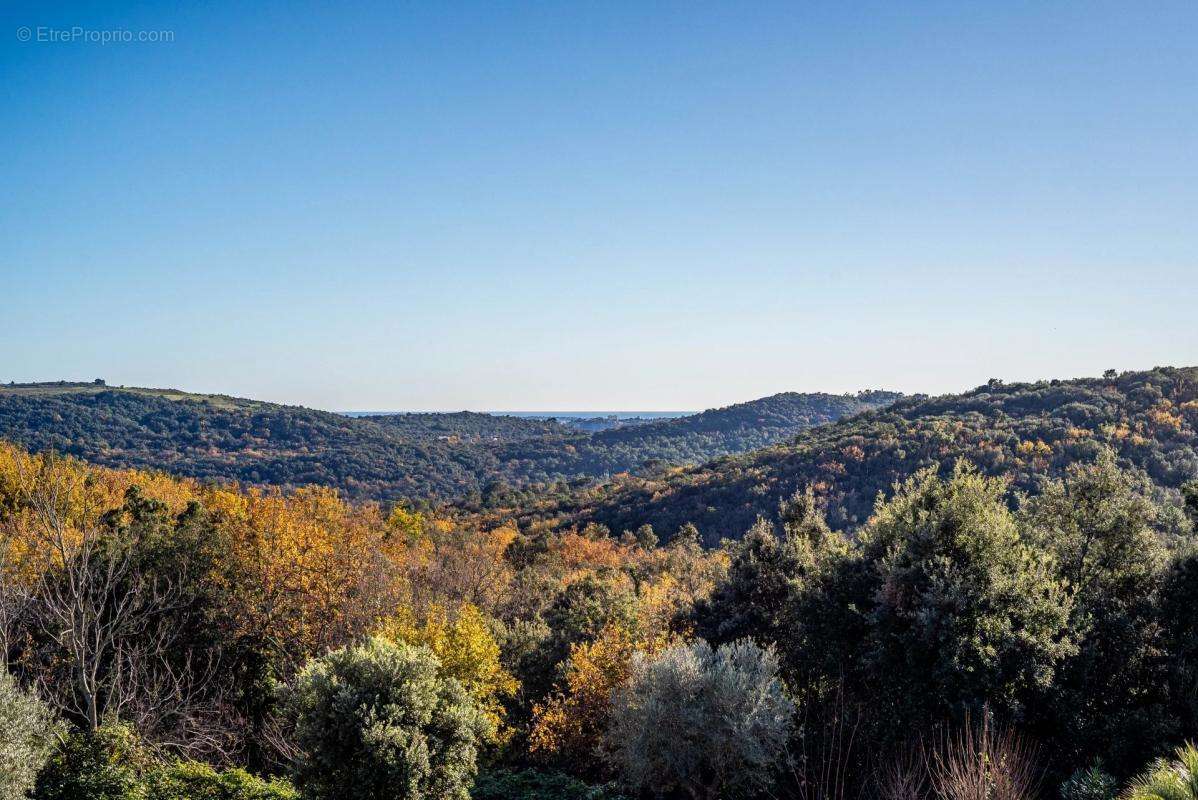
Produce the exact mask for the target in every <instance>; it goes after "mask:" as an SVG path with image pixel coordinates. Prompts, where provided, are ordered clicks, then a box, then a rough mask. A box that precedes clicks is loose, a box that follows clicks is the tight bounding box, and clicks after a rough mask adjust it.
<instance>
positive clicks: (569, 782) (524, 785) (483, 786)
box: [470, 769, 625, 800]
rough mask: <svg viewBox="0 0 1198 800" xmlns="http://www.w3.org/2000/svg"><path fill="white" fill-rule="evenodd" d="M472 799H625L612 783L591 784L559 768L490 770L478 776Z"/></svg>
mask: <svg viewBox="0 0 1198 800" xmlns="http://www.w3.org/2000/svg"><path fill="white" fill-rule="evenodd" d="M470 797H471V800H625V798H624V796H623V795H621V794H619V793H618V792H617V791H616V790H615V789H614V788H612V787H611V786H590V785H588V784H585V783H583V782H582V781H578V780H575V779H574V778H571V777H570V776H568V775H563V774H561V773H560V772H537V771H536V770H531V769H526V770H506V769H501V770H493V771H488V772H483V773H482V774H481V775H479V776H478V781H477V782H476V783H475V784H474V789H473V790H472V791H471V792H470Z"/></svg>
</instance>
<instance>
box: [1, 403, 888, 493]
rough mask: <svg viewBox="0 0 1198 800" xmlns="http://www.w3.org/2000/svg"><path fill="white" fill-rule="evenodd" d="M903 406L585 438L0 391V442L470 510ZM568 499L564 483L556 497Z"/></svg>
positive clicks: (708, 421) (708, 418)
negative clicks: (446, 502)
mask: <svg viewBox="0 0 1198 800" xmlns="http://www.w3.org/2000/svg"><path fill="white" fill-rule="evenodd" d="M897 397H898V395H895V394H893V393H889V392H867V393H862V394H861V395H858V396H851V395H828V394H810V395H801V394H793V393H791V394H781V395H775V396H773V397H767V398H763V399H761V400H756V401H753V402H751V403H741V404H739V405H734V406H729V407H728V408H722V409H715V410H712V411H706V412H703V413H702V414H696V415H692V416H689V417H684V418H681V419H668V420H656V421H651V422H643V423H642V424H635V425H632V424H628V425H622V426H620V427H617V428H612V429H609V430H600V431H597V432H595V433H580V432H577V431H576V430H574V429H572V428H570V427H567V426H565V425H562V424H560V423H558V422H555V421H552V420H548V421H545V420H531V419H521V418H518V417H496V416H492V415H490V414H476V413H467V412H462V413H460V414H400V415H386V416H374V417H348V416H343V415H340V414H332V413H329V412H325V411H314V410H312V409H307V408H299V407H295V406H280V405H274V404H271V403H259V402H254V401H249V400H241V399H236V398H229V397H208V396H202V395H188V394H184V393H182V392H173V391H170V390H149V389H109V388H106V387H97V386H93V385H90V384H88V385H84V386H77V385H70V386H55V385H48V386H44V387H38V388H22V387H17V388H9V387H0V438H4V439H8V440H11V441H14V442H17V443H19V444H22V445H24V446H26V447H29V448H31V449H33V450H39V451H40V450H47V449H51V448H53V449H56V450H58V451H60V452H63V453H68V454H70V455H75V456H79V457H80V458H84V459H87V460H88V461H92V462H94V463H97V464H102V465H104V466H111V467H142V468H151V469H155V468H169V469H170V470H172V471H173V472H176V473H178V474H183V475H189V476H193V477H197V478H232V479H236V480H239V481H243V482H247V483H273V484H278V485H292V486H294V485H303V484H322V485H326V486H336V487H338V488H340V489H342V490H343V491H345V492H346V493H347V494H349V495H350V496H352V497H355V498H363V499H365V498H369V499H376V500H399V499H404V498H459V499H460V498H474V499H476V500H481V492H482V491H483V489H484V487H486V486H488V485H492V486H494V487H500V486H502V485H504V484H506V485H507V486H508V487H510V488H509V490H507V491H501V492H497V491H492V492H490V493H489V496H488V499H489V500H490V501H491V502H492V503H493V504H498V503H502V504H509V503H514V502H519V501H522V500H523V499H525V495H524V494H522V493H521V492H523V491H524V490H527V489H529V488H531V487H540V488H545V487H548V486H549V485H551V484H553V483H555V482H558V481H561V482H566V481H573V480H578V479H582V480H583V482H584V483H589V482H592V481H594V480H595V479H600V478H605V477H607V476H609V475H612V474H615V473H619V472H625V471H629V470H635V469H638V468H640V467H641V466H642V465H645V464H647V463H649V462H655V461H656V462H668V463H676V464H679V463H694V462H699V461H704V460H706V459H709V458H714V457H716V456H721V455H726V454H729V453H741V452H745V451H747V450H750V449H753V448H755V447H761V446H764V445H767V444H772V443H774V442H778V441H781V440H783V439H785V438H787V437H789V436H793V435H794V434H795V433H798V432H799V431H801V430H803V429H805V428H808V427H810V426H812V425H820V424H823V423H826V422H831V421H833V420H836V419H839V418H840V417H842V416H845V415H848V414H855V413H858V412H860V411H864V410H866V409H870V408H877V407H879V406H881V405H884V404H886V403H888V402H892V401H893V400H894V399H896V398H897ZM563 488H564V484H563Z"/></svg>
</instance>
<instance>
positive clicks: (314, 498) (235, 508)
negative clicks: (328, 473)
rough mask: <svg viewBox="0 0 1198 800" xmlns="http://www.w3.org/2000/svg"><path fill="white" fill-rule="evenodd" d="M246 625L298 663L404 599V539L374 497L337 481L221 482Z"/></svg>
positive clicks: (215, 506)
mask: <svg viewBox="0 0 1198 800" xmlns="http://www.w3.org/2000/svg"><path fill="white" fill-rule="evenodd" d="M204 501H205V506H206V507H207V508H209V509H210V511H211V512H212V513H213V514H214V516H215V517H216V519H217V520H218V525H219V527H220V529H221V530H222V531H223V532H224V534H225V536H226V537H227V540H228V543H229V550H230V552H231V554H232V560H233V564H232V568H231V569H230V571H229V575H230V578H229V579H230V580H231V581H233V582H235V584H236V585H235V586H234V587H233V589H234V593H235V595H236V596H237V597H238V599H239V601H240V608H239V614H240V623H241V628H242V630H243V631H244V632H246V633H247V634H249V635H251V636H254V637H259V638H262V639H263V640H264V641H265V642H266V643H268V644H269V645H270V646H271V648H272V649H273V650H274V651H275V652H276V653H279V654H283V655H285V656H286V658H287V660H288V661H290V662H292V663H293V664H296V663H299V662H300V661H301V660H302V659H303V658H305V657H307V656H309V655H312V654H315V653H319V652H322V651H324V650H327V649H329V648H331V647H336V646H340V645H341V644H344V643H346V642H348V641H350V640H352V639H353V638H355V637H356V636H359V635H362V634H364V633H366V632H368V631H369V630H371V629H373V628H374V627H375V626H376V625H377V624H378V622H379V620H381V619H382V618H383V617H384V616H385V613H386V611H387V609H389V608H391V607H392V606H393V604H394V599H395V597H396V595H397V586H396V579H395V573H396V570H397V566H398V562H399V560H400V559H401V558H402V555H403V548H402V546H401V545H400V544H399V543H398V541H397V540H396V538H395V537H392V536H391V535H390V534H389V532H388V531H387V529H386V528H385V526H384V525H383V523H382V519H381V516H380V514H379V511H378V508H377V507H376V506H373V505H366V506H353V505H351V504H349V503H347V502H345V501H344V500H343V499H341V497H340V496H339V495H338V493H337V492H336V491H335V490H333V489H328V488H323V487H307V488H302V489H297V490H295V491H294V492H292V493H290V494H285V493H283V492H281V491H278V490H272V491H263V490H259V489H248V490H238V489H236V488H222V489H214V490H211V491H209V492H207V493H206V496H205V497H204Z"/></svg>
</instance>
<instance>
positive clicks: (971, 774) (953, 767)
mask: <svg viewBox="0 0 1198 800" xmlns="http://www.w3.org/2000/svg"><path fill="white" fill-rule="evenodd" d="M927 766H928V783H929V785H930V786H931V788H932V792H933V794H934V795H935V796H936V797H938V798H942V800H1034V798H1035V797H1037V795H1038V790H1039V788H1040V779H1041V777H1042V776H1043V773H1042V772H1041V770H1040V768H1039V765H1038V760H1037V753H1036V748H1035V747H1034V746H1032V745H1030V744H1029V743H1028V742H1027V741H1026V740H1024V739H1023V738H1022V737H1020V736H1019V734H1018V733H1016V732H1015V730H1014V729H1013V728H1010V727H1007V726H998V725H995V724H994V723H993V722H991V720H990V715H989V713H988V712H987V711H983V714H982V721H981V723H980V724H975V723H974V722H973V721H972V720H971V718H970V715H968V714H967V715H966V717H965V720H964V724H963V725H962V726H961V727H960V728H958V729H957V730H955V731H946V732H945V733H944V735H943V736H942V737H941V739H940V741H939V742H938V743H937V746H936V747H934V748H933V749H932V751H931V754H930V757H928V758H927Z"/></svg>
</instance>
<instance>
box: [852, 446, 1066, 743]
mask: <svg viewBox="0 0 1198 800" xmlns="http://www.w3.org/2000/svg"><path fill="white" fill-rule="evenodd" d="M1004 491H1005V485H1004V483H1003V482H1002V481H1001V480H998V479H992V478H986V477H984V476H982V475H980V474H978V472H977V470H976V469H974V468H972V467H970V466H968V465H966V464H965V463H958V464H957V466H956V468H955V469H954V471H953V473H952V475H951V476H950V477H949V478H948V479H946V480H945V479H941V478H939V477H938V476H937V475H936V473H935V471H934V470H930V469H929V470H925V471H923V472H920V473H918V474H916V475H915V476H913V477H911V478H910V479H908V480H907V481H906V482H904V483H903V484H902V485H900V486H899V487H898V490H897V492H896V493H895V495H894V497H893V498H892V499H891V500H890V501H889V502H879V505H878V507H877V510H876V512H875V514H874V517H873V519H872V520H871V522H870V525H869V527H868V529H867V530H866V531H865V532H864V534H863V540H864V544H863V549H864V557H865V559H866V562H867V563H868V564H869V565H870V566H869V569H870V571H871V572H872V575H873V581H874V586H875V587H876V589H875V595H874V604H873V607H872V608H871V609H870V611H869V612H868V614H867V615H866V624H867V627H868V632H867V634H866V641H865V643H864V647H865V654H864V660H863V665H864V668H865V679H866V681H867V683H868V685H867V687H865V689H864V691H865V692H866V693H868V694H870V695H871V702H872V703H874V704H876V707H878V709H879V711H882V709H886V710H885V711H882V713H880V714H879V718H880V719H882V720H884V721H886V722H888V723H889V724H890V725H892V726H893V728H894V730H895V732H896V733H901V732H903V730H904V728H906V727H907V726H909V725H913V724H926V723H935V722H939V721H942V720H943V719H944V717H945V716H946V715H950V714H959V713H960V712H961V711H963V710H967V709H970V708H973V709H975V710H980V709H981V708H982V707H983V706H984V705H986V704H991V705H993V706H994V707H995V709H996V710H998V711H1000V712H1002V713H1003V714H1004V715H1006V716H1009V717H1013V718H1019V717H1020V716H1021V715H1022V714H1023V713H1024V711H1026V709H1027V707H1028V705H1029V703H1032V702H1033V701H1036V700H1038V699H1040V698H1043V697H1044V696H1045V695H1046V693H1047V691H1048V689H1049V688H1050V687H1051V685H1052V679H1053V675H1054V673H1055V671H1056V669H1057V667H1058V665H1059V664H1060V663H1061V661H1062V660H1063V659H1064V658H1066V657H1067V656H1069V655H1071V654H1072V653H1074V652H1075V649H1076V648H1075V647H1074V645H1073V643H1072V642H1071V641H1069V639H1068V638H1067V636H1066V634H1067V629H1068V621H1069V610H1070V606H1071V603H1070V597H1069V595H1068V594H1067V593H1066V592H1065V590H1064V587H1063V586H1062V584H1061V582H1060V581H1059V580H1058V579H1057V578H1056V576H1055V575H1053V574H1052V570H1051V562H1050V559H1048V558H1047V557H1046V556H1045V554H1044V553H1043V552H1041V551H1039V550H1038V549H1036V548H1035V547H1034V546H1032V545H1031V544H1029V543H1027V542H1025V541H1024V540H1023V538H1022V537H1021V535H1020V532H1019V529H1018V527H1017V525H1016V522H1015V519H1014V517H1013V516H1012V514H1011V513H1010V511H1009V510H1008V509H1007V507H1006V505H1005V504H1004V503H1003V494H1004Z"/></svg>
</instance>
